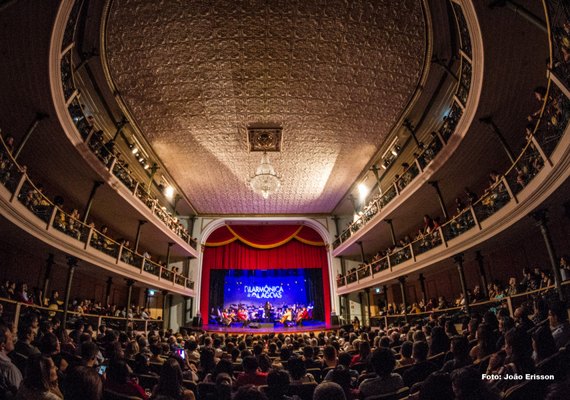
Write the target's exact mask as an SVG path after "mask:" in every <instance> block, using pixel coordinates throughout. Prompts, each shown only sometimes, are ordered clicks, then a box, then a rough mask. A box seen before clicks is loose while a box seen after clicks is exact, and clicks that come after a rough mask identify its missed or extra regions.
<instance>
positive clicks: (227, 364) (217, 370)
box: [204, 359, 234, 384]
mask: <svg viewBox="0 0 570 400" xmlns="http://www.w3.org/2000/svg"><path fill="white" fill-rule="evenodd" d="M219 374H228V375H229V376H234V368H233V364H232V362H231V361H230V360H226V359H221V360H220V361H218V363H217V364H216V366H215V367H214V369H213V370H212V372H211V373H209V374H208V375H206V377H205V378H204V382H207V383H215V382H216V378H217V377H218V375H219ZM233 383H234V381H233V379H232V384H233Z"/></svg>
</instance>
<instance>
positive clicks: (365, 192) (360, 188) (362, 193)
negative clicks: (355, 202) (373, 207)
mask: <svg viewBox="0 0 570 400" xmlns="http://www.w3.org/2000/svg"><path fill="white" fill-rule="evenodd" d="M358 195H359V197H360V202H361V203H362V202H364V200H366V196H367V195H368V188H367V187H366V185H365V184H364V182H361V183H359V184H358Z"/></svg>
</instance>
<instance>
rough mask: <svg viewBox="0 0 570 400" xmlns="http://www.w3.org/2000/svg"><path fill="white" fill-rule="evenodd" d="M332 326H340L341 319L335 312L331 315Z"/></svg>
mask: <svg viewBox="0 0 570 400" xmlns="http://www.w3.org/2000/svg"><path fill="white" fill-rule="evenodd" d="M331 325H332V326H340V318H339V317H338V315H336V313H335V312H333V313H331Z"/></svg>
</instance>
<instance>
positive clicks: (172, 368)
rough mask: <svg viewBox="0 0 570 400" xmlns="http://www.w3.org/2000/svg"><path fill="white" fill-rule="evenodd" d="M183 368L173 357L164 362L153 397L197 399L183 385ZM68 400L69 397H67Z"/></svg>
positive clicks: (178, 399) (177, 399)
mask: <svg viewBox="0 0 570 400" xmlns="http://www.w3.org/2000/svg"><path fill="white" fill-rule="evenodd" d="M182 382H183V378H182V369H181V368H180V364H179V363H178V361H176V360H175V359H173V358H169V359H168V360H166V362H165V363H164V364H162V369H161V371H160V378H159V379H158V384H157V385H156V386H155V387H154V390H153V393H152V398H153V399H154V398H158V397H160V396H163V397H165V398H167V399H174V400H195V396H194V392H192V391H191V390H188V389H186V388H184V386H183V385H182ZM66 400H67V398H66Z"/></svg>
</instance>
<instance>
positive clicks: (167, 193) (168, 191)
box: [164, 186, 174, 199]
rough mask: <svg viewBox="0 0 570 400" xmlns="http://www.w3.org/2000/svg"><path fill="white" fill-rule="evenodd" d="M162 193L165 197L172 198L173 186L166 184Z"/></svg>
mask: <svg viewBox="0 0 570 400" xmlns="http://www.w3.org/2000/svg"><path fill="white" fill-rule="evenodd" d="M164 195H165V196H166V198H167V199H172V198H173V197H174V188H173V187H172V186H167V187H166V189H164Z"/></svg>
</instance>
